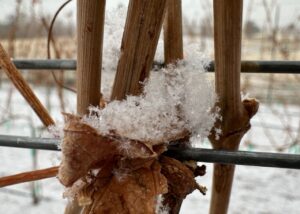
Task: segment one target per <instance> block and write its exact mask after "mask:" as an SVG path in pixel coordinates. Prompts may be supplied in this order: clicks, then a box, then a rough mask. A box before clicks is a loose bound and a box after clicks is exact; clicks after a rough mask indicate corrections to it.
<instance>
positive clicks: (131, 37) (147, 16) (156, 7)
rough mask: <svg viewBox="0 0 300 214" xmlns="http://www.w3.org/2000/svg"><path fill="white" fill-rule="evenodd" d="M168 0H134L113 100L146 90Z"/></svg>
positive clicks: (131, 1) (130, 4) (123, 39)
mask: <svg viewBox="0 0 300 214" xmlns="http://www.w3.org/2000/svg"><path fill="white" fill-rule="evenodd" d="M166 4H167V0H152V1H148V0H130V2H129V8H128V12H127V19H126V24H125V29H124V33H123V38H122V44H121V54H120V59H119V62H118V67H117V73H116V77H115V81H114V86H113V92H112V95H111V99H112V100H114V99H117V100H122V99H124V98H125V97H126V95H138V94H140V93H141V92H142V88H143V84H142V82H143V81H144V80H145V79H146V78H147V77H148V76H149V73H150V70H151V67H152V63H153V59H154V55H155V51H156V47H157V43H158V39H159V35H160V31H161V28H162V23H163V18H164V14H165V11H166Z"/></svg>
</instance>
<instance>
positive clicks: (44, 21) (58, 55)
mask: <svg viewBox="0 0 300 214" xmlns="http://www.w3.org/2000/svg"><path fill="white" fill-rule="evenodd" d="M71 1H72V0H68V1H66V2H65V3H64V4H62V5H61V6H60V7H59V8H58V10H57V11H56V13H55V14H54V16H53V18H52V20H51V23H50V26H48V24H47V22H46V20H45V19H44V18H42V23H43V25H44V27H45V28H46V29H47V30H48V37H47V58H48V59H51V52H50V43H51V42H52V44H53V47H54V50H55V54H56V57H57V58H60V54H59V51H58V49H57V46H56V43H55V40H54V38H53V34H52V32H53V27H54V23H55V21H56V18H57V17H58V15H59V13H60V12H61V11H62V9H63V8H64V7H65V6H66V5H68V4H69V3H70V2H71ZM51 74H52V77H53V79H54V81H55V82H56V84H57V85H58V86H59V87H61V88H64V89H66V90H69V91H72V92H74V93H76V90H75V89H73V88H70V87H68V86H65V85H64V84H63V82H62V81H59V80H58V78H57V77H56V75H55V73H54V72H53V71H51Z"/></svg>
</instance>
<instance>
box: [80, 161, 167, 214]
mask: <svg viewBox="0 0 300 214" xmlns="http://www.w3.org/2000/svg"><path fill="white" fill-rule="evenodd" d="M148 165H149V166H147V165H146V166H144V167H142V168H139V169H137V170H135V171H132V172H130V173H129V174H124V175H113V176H112V177H102V178H97V179H96V180H95V183H94V184H93V189H96V190H98V191H96V192H94V193H93V195H92V198H93V200H94V201H93V203H92V204H91V205H89V206H87V207H85V209H84V212H83V213H84V214H90V213H95V214H97V213H99V214H100V213H101V214H102V213H113V214H115V213H122V214H139V213H141V214H142V213H147V214H151V213H153V214H154V213H155V204H156V202H155V201H156V196H157V195H159V194H163V193H166V192H167V180H166V178H165V177H164V176H163V175H162V174H161V173H160V170H161V168H160V164H159V163H158V162H157V161H156V160H153V161H152V163H151V164H148ZM119 176H122V177H119Z"/></svg>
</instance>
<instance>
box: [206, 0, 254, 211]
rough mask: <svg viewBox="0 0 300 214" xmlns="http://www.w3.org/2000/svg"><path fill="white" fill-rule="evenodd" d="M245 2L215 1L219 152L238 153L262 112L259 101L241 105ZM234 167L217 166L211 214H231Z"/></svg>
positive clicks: (215, 167)
mask: <svg viewBox="0 0 300 214" xmlns="http://www.w3.org/2000/svg"><path fill="white" fill-rule="evenodd" d="M242 8H243V0H235V1H230V0H214V41H215V63H216V65H215V66H216V73H215V77H216V81H215V84H216V92H217V94H218V96H219V102H218V104H217V105H218V107H220V113H221V115H222V121H218V122H217V123H216V127H217V128H221V129H222V135H221V136H220V139H219V140H216V139H215V136H214V135H212V136H211V138H210V139H211V142H212V145H213V147H214V148H215V149H225V150H237V149H238V147H239V144H240V141H241V139H242V137H243V136H244V134H245V133H246V132H247V131H248V130H249V128H250V119H251V117H252V116H253V115H254V114H255V113H256V112H257V110H258V103H257V102H256V100H246V101H244V102H242V101H241V94H240V70H241V35H242V34H241V28H242ZM234 168H235V166H234V165H225V164H215V165H214V173H213V187H212V188H213V189H212V198H211V206H210V213H211V214H223V213H224V214H225V213H227V210H228V206H229V200H230V193H231V187H232V181H233V176H234Z"/></svg>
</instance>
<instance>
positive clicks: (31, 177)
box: [0, 166, 58, 188]
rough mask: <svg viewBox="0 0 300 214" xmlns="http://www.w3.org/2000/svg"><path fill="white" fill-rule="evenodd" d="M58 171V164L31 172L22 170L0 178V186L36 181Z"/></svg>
mask: <svg viewBox="0 0 300 214" xmlns="http://www.w3.org/2000/svg"><path fill="white" fill-rule="evenodd" d="M57 173H58V166H55V167H51V168H47V169H41V170H35V171H31V172H24V173H20V174H16V175H11V176H7V177H2V178H0V188H2V187H5V186H10V185H15V184H19V183H24V182H29V181H37V180H41V179H45V178H51V177H55V176H56V175H57Z"/></svg>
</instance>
